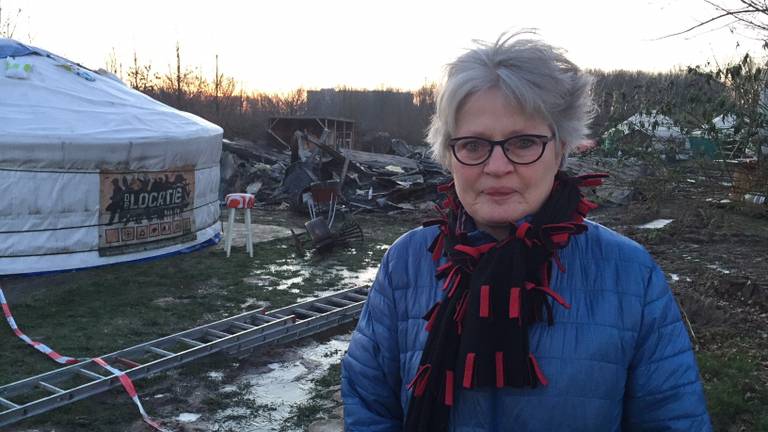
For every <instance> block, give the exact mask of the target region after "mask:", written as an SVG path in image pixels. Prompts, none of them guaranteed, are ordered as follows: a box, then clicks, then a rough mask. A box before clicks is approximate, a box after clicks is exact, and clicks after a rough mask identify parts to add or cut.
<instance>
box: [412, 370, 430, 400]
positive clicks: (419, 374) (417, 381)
mask: <svg viewBox="0 0 768 432" xmlns="http://www.w3.org/2000/svg"><path fill="white" fill-rule="evenodd" d="M431 371H432V365H430V364H425V365H421V366H420V367H419V370H418V371H416V376H414V377H413V380H411V382H410V383H408V389H409V390H413V395H414V396H415V397H421V396H422V395H423V394H424V390H426V388H427V382H428V381H429V373H430V372H431Z"/></svg>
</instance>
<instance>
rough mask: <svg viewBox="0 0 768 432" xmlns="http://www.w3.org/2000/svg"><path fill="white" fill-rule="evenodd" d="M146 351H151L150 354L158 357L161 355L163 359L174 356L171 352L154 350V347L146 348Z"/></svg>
mask: <svg viewBox="0 0 768 432" xmlns="http://www.w3.org/2000/svg"><path fill="white" fill-rule="evenodd" d="M147 351H151V352H153V353H155V354H158V355H161V356H163V357H170V356H172V355H175V354H174V353H172V352H168V351H166V350H163V349H160V348H156V347H153V346H149V347H147Z"/></svg>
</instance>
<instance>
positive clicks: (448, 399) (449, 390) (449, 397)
mask: <svg viewBox="0 0 768 432" xmlns="http://www.w3.org/2000/svg"><path fill="white" fill-rule="evenodd" d="M443 403H444V404H445V405H446V406H453V371H452V370H447V371H445V399H444V400H443Z"/></svg>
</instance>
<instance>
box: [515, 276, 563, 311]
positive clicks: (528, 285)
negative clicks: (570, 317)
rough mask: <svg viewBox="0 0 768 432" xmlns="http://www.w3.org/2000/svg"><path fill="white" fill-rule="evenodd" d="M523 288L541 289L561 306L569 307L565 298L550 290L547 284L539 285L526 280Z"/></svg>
mask: <svg viewBox="0 0 768 432" xmlns="http://www.w3.org/2000/svg"><path fill="white" fill-rule="evenodd" d="M525 289H527V290H532V289H537V290H539V291H542V292H543V293H544V294H546V295H548V296H550V297H552V298H553V299H554V300H555V301H556V302H558V303H560V306H562V307H564V308H566V309H570V308H571V305H570V304H568V302H566V301H565V299H564V298H563V297H562V296H561V295H560V294H558V293H556V292H554V291H552V288H550V287H548V286H539V285H536V284H533V283H531V282H526V283H525Z"/></svg>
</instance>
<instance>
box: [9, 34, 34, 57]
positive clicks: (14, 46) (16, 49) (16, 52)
mask: <svg viewBox="0 0 768 432" xmlns="http://www.w3.org/2000/svg"><path fill="white" fill-rule="evenodd" d="M35 52H36V50H35V49H34V48H31V47H28V46H26V45H24V44H23V43H20V42H16V41H15V40H13V39H5V38H0V58H6V57H20V56H25V55H30V54H33V53H35Z"/></svg>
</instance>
